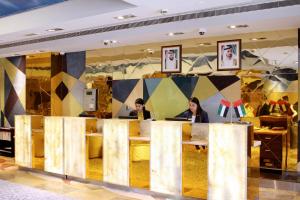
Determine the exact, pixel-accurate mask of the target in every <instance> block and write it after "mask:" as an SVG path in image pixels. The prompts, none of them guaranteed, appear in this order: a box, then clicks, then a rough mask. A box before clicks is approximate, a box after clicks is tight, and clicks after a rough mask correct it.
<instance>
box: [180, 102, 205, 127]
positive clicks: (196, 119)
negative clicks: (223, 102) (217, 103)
mask: <svg viewBox="0 0 300 200" xmlns="http://www.w3.org/2000/svg"><path fill="white" fill-rule="evenodd" d="M177 117H183V118H187V119H192V123H208V122H209V119H208V114H207V112H205V111H204V110H203V109H202V108H201V106H200V103H199V100H198V99H197V98H196V97H192V98H191V99H190V101H189V109H188V110H186V111H185V112H183V113H182V114H180V115H178V116H177Z"/></svg>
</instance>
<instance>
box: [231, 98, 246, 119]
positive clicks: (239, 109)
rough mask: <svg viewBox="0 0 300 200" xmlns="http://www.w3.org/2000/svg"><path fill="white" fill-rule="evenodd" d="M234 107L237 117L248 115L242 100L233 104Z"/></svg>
mask: <svg viewBox="0 0 300 200" xmlns="http://www.w3.org/2000/svg"><path fill="white" fill-rule="evenodd" d="M233 107H234V111H235V114H236V116H237V117H244V116H245V115H246V110H245V106H244V104H243V101H242V99H240V100H237V101H235V102H233Z"/></svg>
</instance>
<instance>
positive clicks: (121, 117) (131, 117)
mask: <svg viewBox="0 0 300 200" xmlns="http://www.w3.org/2000/svg"><path fill="white" fill-rule="evenodd" d="M118 118H119V119H138V117H137V116H119V117H118Z"/></svg>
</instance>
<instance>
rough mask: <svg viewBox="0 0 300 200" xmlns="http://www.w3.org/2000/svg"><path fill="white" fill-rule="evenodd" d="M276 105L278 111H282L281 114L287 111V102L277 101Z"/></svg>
mask: <svg viewBox="0 0 300 200" xmlns="http://www.w3.org/2000/svg"><path fill="white" fill-rule="evenodd" d="M277 103H278V105H279V106H280V110H282V111H283V112H286V111H287V102H286V101H283V100H279V101H278V102H277Z"/></svg>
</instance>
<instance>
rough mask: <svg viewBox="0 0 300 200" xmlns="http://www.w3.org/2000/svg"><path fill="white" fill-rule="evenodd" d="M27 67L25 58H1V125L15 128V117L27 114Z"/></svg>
mask: <svg viewBox="0 0 300 200" xmlns="http://www.w3.org/2000/svg"><path fill="white" fill-rule="evenodd" d="M25 66H26V58H25V56H16V57H9V58H0V67H1V68H2V83H1V85H2V86H1V93H2V94H1V124H2V125H4V126H8V127H10V126H14V122H15V119H14V117H15V115H20V114H25V106H26V75H25Z"/></svg>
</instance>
